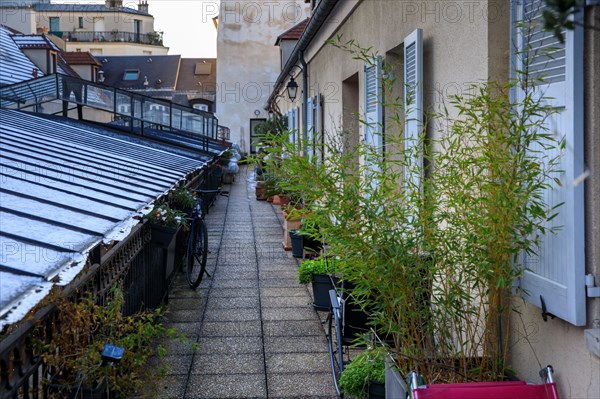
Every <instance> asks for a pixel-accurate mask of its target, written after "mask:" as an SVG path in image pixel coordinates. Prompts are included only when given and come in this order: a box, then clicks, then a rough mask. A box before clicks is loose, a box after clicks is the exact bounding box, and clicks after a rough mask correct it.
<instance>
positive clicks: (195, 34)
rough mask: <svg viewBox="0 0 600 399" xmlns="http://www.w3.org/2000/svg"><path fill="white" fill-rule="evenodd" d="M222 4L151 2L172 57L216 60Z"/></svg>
mask: <svg viewBox="0 0 600 399" xmlns="http://www.w3.org/2000/svg"><path fill="white" fill-rule="evenodd" d="M219 1H220V0H148V6H149V12H150V14H152V15H153V16H154V29H155V30H157V31H162V32H164V35H163V43H164V45H165V46H167V47H169V54H172V55H174V54H180V55H181V56H183V57H185V58H215V57H216V56H217V29H216V28H215V26H214V24H213V21H212V18H213V17H216V16H217V14H218V10H219ZM138 2H139V1H138V0H123V5H124V6H125V7H130V8H135V9H137V4H138ZM52 3H56V4H58V3H77V4H104V3H105V1H104V0H52Z"/></svg>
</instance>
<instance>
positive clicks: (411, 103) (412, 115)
mask: <svg viewBox="0 0 600 399" xmlns="http://www.w3.org/2000/svg"><path fill="white" fill-rule="evenodd" d="M404 104H405V114H406V120H405V125H404V145H405V149H406V150H409V151H411V152H412V153H413V154H414V156H415V158H413V159H407V165H408V167H407V168H406V170H405V174H404V176H405V179H407V180H408V179H411V180H412V181H413V184H414V186H415V187H419V186H420V184H421V171H422V170H423V159H422V149H420V148H419V149H417V148H414V147H415V146H416V145H421V144H422V143H421V131H422V129H423V30H422V29H416V30H415V31H413V32H412V33H411V34H410V35H408V36H407V37H406V38H405V39H404ZM407 154H409V152H408V151H407Z"/></svg>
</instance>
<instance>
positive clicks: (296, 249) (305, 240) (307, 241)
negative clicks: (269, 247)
mask: <svg viewBox="0 0 600 399" xmlns="http://www.w3.org/2000/svg"><path fill="white" fill-rule="evenodd" d="M290 238H291V240H292V256H293V257H294V258H303V257H304V249H306V250H307V251H312V252H318V251H320V250H321V243H320V242H319V241H317V240H315V239H313V238H310V237H306V236H303V235H302V234H300V233H299V232H298V231H297V230H290Z"/></svg>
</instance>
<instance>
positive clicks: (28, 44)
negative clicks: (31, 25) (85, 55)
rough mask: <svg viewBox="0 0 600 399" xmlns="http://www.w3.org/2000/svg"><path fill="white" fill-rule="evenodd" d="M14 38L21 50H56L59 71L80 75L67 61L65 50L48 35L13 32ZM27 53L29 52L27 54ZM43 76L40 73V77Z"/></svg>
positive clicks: (70, 74) (65, 73)
mask: <svg viewBox="0 0 600 399" xmlns="http://www.w3.org/2000/svg"><path fill="white" fill-rule="evenodd" d="M12 39H13V40H14V42H15V43H16V44H17V46H18V47H19V49H21V50H54V51H56V53H57V55H58V59H57V64H58V65H57V67H58V72H60V73H62V74H64V75H69V76H76V77H79V75H78V74H77V72H75V71H74V70H73V68H71V66H70V65H69V63H68V62H67V61H66V59H65V56H64V52H63V51H62V50H61V49H60V48H59V47H58V46H57V45H56V44H55V43H54V42H53V41H52V40H50V39H48V37H46V36H45V35H23V34H13V35H12ZM26 55H27V54H26ZM39 76H41V75H40V74H39V73H38V77H39Z"/></svg>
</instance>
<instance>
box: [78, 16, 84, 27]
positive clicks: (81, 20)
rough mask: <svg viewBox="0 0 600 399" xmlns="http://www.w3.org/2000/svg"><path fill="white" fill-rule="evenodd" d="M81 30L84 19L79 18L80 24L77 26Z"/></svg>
mask: <svg viewBox="0 0 600 399" xmlns="http://www.w3.org/2000/svg"><path fill="white" fill-rule="evenodd" d="M77 27H78V28H79V29H83V17H79V24H78V26H77Z"/></svg>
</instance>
